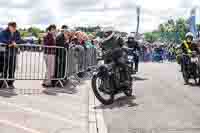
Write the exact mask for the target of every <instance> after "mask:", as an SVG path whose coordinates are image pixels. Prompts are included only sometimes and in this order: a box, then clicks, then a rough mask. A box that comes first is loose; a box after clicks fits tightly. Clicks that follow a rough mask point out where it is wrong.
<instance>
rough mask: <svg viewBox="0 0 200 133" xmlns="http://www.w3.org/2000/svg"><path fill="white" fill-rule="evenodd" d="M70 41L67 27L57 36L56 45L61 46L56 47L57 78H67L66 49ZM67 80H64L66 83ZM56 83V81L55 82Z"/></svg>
mask: <svg viewBox="0 0 200 133" xmlns="http://www.w3.org/2000/svg"><path fill="white" fill-rule="evenodd" d="M69 43H70V32H69V31H68V30H67V29H65V30H64V31H63V32H62V33H61V34H60V35H59V36H57V37H56V46H59V47H61V48H57V49H56V60H55V78H65V79H67V77H65V76H66V75H65V68H66V54H67V53H66V50H68V49H69ZM64 82H65V81H63V83H64ZM53 84H54V85H55V84H56V81H55V82H54V83H53Z"/></svg>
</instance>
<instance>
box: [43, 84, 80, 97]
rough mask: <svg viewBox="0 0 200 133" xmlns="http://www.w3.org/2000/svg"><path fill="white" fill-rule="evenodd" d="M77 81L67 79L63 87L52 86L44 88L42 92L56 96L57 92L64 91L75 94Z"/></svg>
mask: <svg viewBox="0 0 200 133" xmlns="http://www.w3.org/2000/svg"><path fill="white" fill-rule="evenodd" d="M77 85H78V83H77V82H75V81H73V80H69V81H68V82H67V84H66V85H65V87H64V88H59V87H54V88H46V89H45V90H44V91H43V93H44V94H47V95H52V96H56V95H57V94H58V93H66V94H76V93H77V89H76V86H77Z"/></svg>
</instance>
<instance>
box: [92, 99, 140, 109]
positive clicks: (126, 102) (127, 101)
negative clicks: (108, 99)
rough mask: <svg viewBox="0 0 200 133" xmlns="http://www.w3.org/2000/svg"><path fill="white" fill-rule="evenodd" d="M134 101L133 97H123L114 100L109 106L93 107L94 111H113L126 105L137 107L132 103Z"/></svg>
mask: <svg viewBox="0 0 200 133" xmlns="http://www.w3.org/2000/svg"><path fill="white" fill-rule="evenodd" d="M134 99H135V97H134V96H133V97H127V96H123V97H120V98H118V99H116V100H115V102H114V103H113V104H111V105H103V104H101V105H99V106H96V107H94V109H113V108H121V107H124V106H126V105H128V107H135V106H138V104H137V103H135V102H134V101H133V100H134Z"/></svg>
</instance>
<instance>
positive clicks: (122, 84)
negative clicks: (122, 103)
mask: <svg viewBox="0 0 200 133" xmlns="http://www.w3.org/2000/svg"><path fill="white" fill-rule="evenodd" d="M121 50H122V49H121ZM122 51H123V54H122V56H121V57H120V58H118V59H117V61H119V62H121V63H123V64H125V65H119V64H118V63H116V61H113V60H112V62H111V63H109V64H103V65H100V66H99V67H98V69H97V72H95V73H94V74H93V77H92V89H93V92H94V94H95V96H96V98H97V99H98V100H99V101H100V102H101V103H102V104H105V105H109V104H112V103H113V102H114V98H115V95H116V94H119V93H124V94H125V95H126V96H132V80H133V79H132V77H131V72H130V68H129V66H128V64H127V60H128V58H127V52H126V51H124V50H122ZM103 57H104V56H103Z"/></svg>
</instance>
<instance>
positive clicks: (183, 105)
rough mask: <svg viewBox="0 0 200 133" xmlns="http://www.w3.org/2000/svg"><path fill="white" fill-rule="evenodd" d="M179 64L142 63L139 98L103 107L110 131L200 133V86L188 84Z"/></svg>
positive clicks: (121, 100) (123, 100)
mask: <svg viewBox="0 0 200 133" xmlns="http://www.w3.org/2000/svg"><path fill="white" fill-rule="evenodd" d="M179 70H180V68H179V66H178V65H176V64H175V63H163V64H162V63H154V64H153V63H147V64H142V66H141V69H140V71H141V72H139V73H138V74H137V75H136V82H135V83H134V89H135V93H136V97H137V99H136V100H134V99H132V98H129V99H128V98H125V97H119V96H118V98H117V99H118V100H117V101H116V102H115V103H114V104H113V105H109V106H103V105H100V106H96V107H95V108H96V109H103V116H104V121H105V124H106V127H107V129H108V133H199V132H200V87H198V86H194V85H191V86H187V85H184V82H183V80H182V77H181V73H180V72H179Z"/></svg>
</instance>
